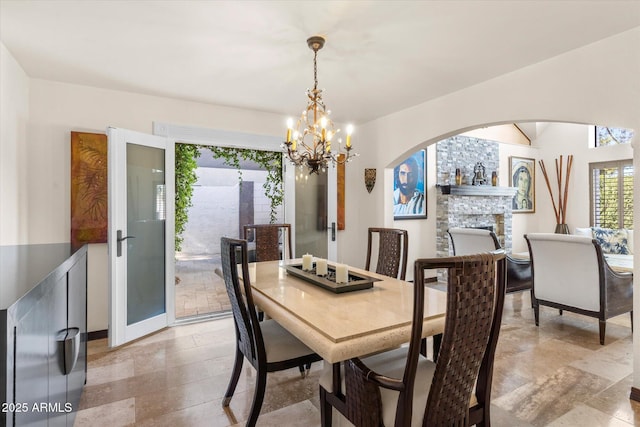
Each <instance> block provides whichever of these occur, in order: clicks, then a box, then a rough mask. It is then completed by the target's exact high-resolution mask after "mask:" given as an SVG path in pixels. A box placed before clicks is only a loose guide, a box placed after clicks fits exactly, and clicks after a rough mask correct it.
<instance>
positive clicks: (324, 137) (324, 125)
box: [320, 117, 327, 141]
mask: <svg viewBox="0 0 640 427" xmlns="http://www.w3.org/2000/svg"><path fill="white" fill-rule="evenodd" d="M320 126H322V140H323V141H326V140H327V118H326V117H323V118H322V119H320Z"/></svg>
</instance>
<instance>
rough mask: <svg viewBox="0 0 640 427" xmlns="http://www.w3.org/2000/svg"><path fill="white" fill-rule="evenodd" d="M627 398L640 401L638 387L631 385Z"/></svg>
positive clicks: (639, 389)
mask: <svg viewBox="0 0 640 427" xmlns="http://www.w3.org/2000/svg"><path fill="white" fill-rule="evenodd" d="M629 399H631V400H635V401H636V402H640V388H635V387H631V394H630V395H629Z"/></svg>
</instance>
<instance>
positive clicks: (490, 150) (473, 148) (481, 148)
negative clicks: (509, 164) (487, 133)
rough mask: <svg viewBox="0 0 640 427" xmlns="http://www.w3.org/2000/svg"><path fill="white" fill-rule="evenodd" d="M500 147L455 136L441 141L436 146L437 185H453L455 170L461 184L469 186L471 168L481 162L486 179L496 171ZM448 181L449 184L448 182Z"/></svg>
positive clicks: (476, 139)
mask: <svg viewBox="0 0 640 427" xmlns="http://www.w3.org/2000/svg"><path fill="white" fill-rule="evenodd" d="M499 147H500V145H499V144H498V143H497V142H495V141H489V140H486V139H478V138H471V137H467V136H462V135H457V136H452V137H451V138H447V139H443V140H442V141H439V142H438V143H437V145H436V168H437V171H438V175H437V176H438V184H441V185H442V184H449V183H451V184H454V176H455V172H456V168H459V169H460V171H461V172H462V184H463V185H465V184H469V185H471V182H472V179H473V167H474V166H475V164H476V163H477V162H482V163H483V164H484V167H485V172H486V175H487V178H489V179H490V178H491V172H494V171H497V170H498V165H499V164H500V149H499ZM449 180H450V182H448V181H449Z"/></svg>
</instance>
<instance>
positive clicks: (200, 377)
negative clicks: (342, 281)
mask: <svg viewBox="0 0 640 427" xmlns="http://www.w3.org/2000/svg"><path fill="white" fill-rule="evenodd" d="M234 339H235V338H234V332H233V322H232V320H231V319H230V318H227V319H220V320H214V321H206V322H200V323H193V324H187V325H182V326H177V327H172V328H167V329H165V330H163V331H160V332H158V333H156V334H154V335H151V336H148V337H146V338H144V339H140V340H138V341H136V342H134V343H131V344H128V345H125V346H123V347H121V348H119V349H117V350H114V351H111V350H109V349H108V348H107V346H106V340H96V341H92V342H90V343H89V357H88V358H89V370H88V378H87V385H86V387H85V390H84V393H83V396H82V399H81V403H80V408H79V412H78V414H77V418H76V423H75V425H76V426H77V427H82V426H99V425H104V426H110V427H116V426H126V425H140V426H235V425H244V421H245V420H246V417H247V414H248V411H249V408H250V405H251V400H252V391H253V385H254V380H255V372H254V371H253V369H252V368H250V367H247V365H248V364H246V363H245V368H244V369H243V373H242V375H241V380H240V383H239V385H238V388H237V391H236V394H235V396H234V398H233V400H232V401H231V406H230V408H229V409H227V410H224V409H223V408H222V407H221V401H222V397H223V395H224V392H225V390H226V386H227V381H228V380H229V375H230V372H231V367H232V360H233V351H234ZM320 368H321V366H320V364H314V366H313V367H312V371H311V375H310V376H309V377H307V378H304V379H301V378H300V376H299V375H298V371H297V369H293V370H290V371H285V372H279V373H275V374H270V377H269V379H268V383H267V393H266V398H265V402H264V405H263V407H262V412H261V415H260V418H259V420H258V424H259V425H261V426H318V425H319V424H320V413H319V410H318V377H319V372H320ZM632 369H633V368H632V346H631V329H630V322H629V317H628V316H621V317H618V318H615V319H612V321H610V322H609V324H608V326H607V341H606V345H605V346H600V345H599V344H598V323H597V321H596V320H594V319H591V318H586V317H582V316H577V315H573V314H571V313H567V312H565V314H564V315H563V316H559V315H558V311H557V310H552V309H548V308H543V309H542V311H541V326H540V327H539V328H538V327H536V326H535V325H534V322H533V314H532V310H531V308H530V300H529V295H528V294H527V293H520V294H515V295H508V296H507V300H506V304H505V313H504V321H503V327H502V330H501V335H500V340H499V345H498V350H497V354H496V366H495V373H494V385H493V400H492V424H493V426H494V427H496V426H497V427H501V426H508V427H513V426H518V427H527V426H553V427H560V426H584V427H587V426H588V427H592V426H616V427H617V426H620V427H621V426H630V425H640V405H639V404H638V403H636V402H632V401H630V400H629V392H630V388H631V384H632Z"/></svg>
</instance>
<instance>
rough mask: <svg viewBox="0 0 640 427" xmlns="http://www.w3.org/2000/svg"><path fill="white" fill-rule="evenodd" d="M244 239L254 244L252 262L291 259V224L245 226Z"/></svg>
mask: <svg viewBox="0 0 640 427" xmlns="http://www.w3.org/2000/svg"><path fill="white" fill-rule="evenodd" d="M243 229H244V238H245V240H247V241H248V242H255V259H253V260H252V261H256V262H259V261H278V260H281V259H283V255H284V258H285V259H291V258H293V255H292V252H293V249H292V247H291V224H247V225H245V226H244V227H243Z"/></svg>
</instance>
